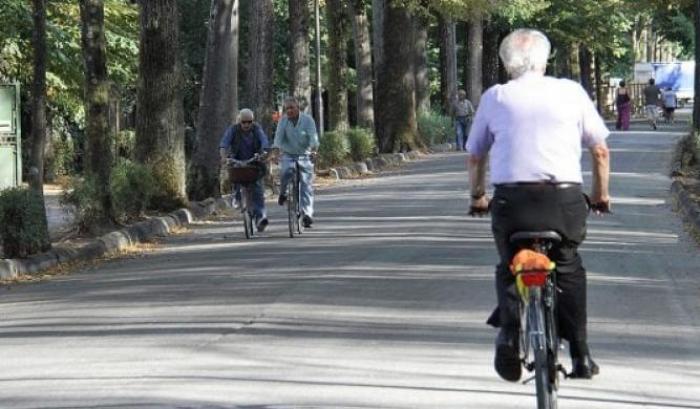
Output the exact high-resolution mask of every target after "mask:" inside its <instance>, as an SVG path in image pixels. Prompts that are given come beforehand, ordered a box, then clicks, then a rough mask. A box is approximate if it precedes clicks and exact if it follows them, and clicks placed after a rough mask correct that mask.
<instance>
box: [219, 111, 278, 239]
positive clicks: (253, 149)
mask: <svg viewBox="0 0 700 409" xmlns="http://www.w3.org/2000/svg"><path fill="white" fill-rule="evenodd" d="M238 120H239V122H238V123H237V124H235V125H231V126H229V127H228V128H227V129H226V131H225V132H224V135H223V136H222V137H221V142H220V143H219V156H220V157H221V163H222V165H226V164H227V162H228V158H229V157H231V158H232V159H236V160H241V161H243V160H248V159H251V158H253V157H254V156H255V155H256V154H257V155H263V154H264V152H265V150H266V149H268V144H269V142H268V139H267V135H266V134H265V131H263V129H262V127H261V126H260V125H258V124H256V123H254V122H253V121H254V120H255V115H254V114H253V111H251V110H250V109H247V108H245V109H241V111H240V113H239V114H238ZM263 175H264V171H262V172H261V177H260V179H258V180H257V181H255V183H253V184H252V185H251V187H252V194H253V195H252V199H253V214H254V217H255V224H256V227H257V229H258V231H260V232H262V231H264V230H265V227H267V224H268V220H267V211H266V209H265V188H264V186H263V179H262V176H263ZM233 195H234V201H238V202H240V200H241V194H240V186H238V185H236V186H235V187H234V192H233ZM234 206H235V204H234Z"/></svg>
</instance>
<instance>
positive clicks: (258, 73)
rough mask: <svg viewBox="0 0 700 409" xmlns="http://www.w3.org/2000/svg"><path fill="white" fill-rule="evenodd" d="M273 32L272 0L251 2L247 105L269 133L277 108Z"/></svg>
mask: <svg viewBox="0 0 700 409" xmlns="http://www.w3.org/2000/svg"><path fill="white" fill-rule="evenodd" d="M274 34H275V10H274V3H273V1H272V0H254V1H252V4H251V5H250V26H249V31H248V41H249V45H248V62H247V64H248V71H247V73H246V98H247V102H248V107H247V108H250V109H252V110H253V111H255V118H256V120H257V121H258V122H260V124H261V125H262V126H263V128H264V129H265V131H266V132H267V133H270V131H271V129H272V112H273V111H274V90H273V79H274V77H273V75H274V68H275V65H274V49H275V44H274Z"/></svg>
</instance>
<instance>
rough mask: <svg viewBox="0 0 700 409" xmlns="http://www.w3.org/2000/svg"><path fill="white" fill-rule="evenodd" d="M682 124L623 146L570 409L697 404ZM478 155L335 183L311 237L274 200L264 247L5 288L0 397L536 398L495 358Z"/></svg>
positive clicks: (698, 291)
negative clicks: (590, 365) (471, 211)
mask: <svg viewBox="0 0 700 409" xmlns="http://www.w3.org/2000/svg"><path fill="white" fill-rule="evenodd" d="M682 135H683V129H682V127H681V126H680V125H679V126H675V127H671V126H664V127H662V128H661V129H660V131H659V132H651V131H650V130H648V128H647V127H645V126H643V124H635V125H634V126H633V129H632V130H631V131H629V132H626V133H615V134H613V136H612V137H611V139H610V145H611V148H612V158H613V166H612V169H613V175H612V194H613V197H614V203H613V206H614V207H613V211H614V214H612V215H608V216H605V217H602V218H601V217H593V216H592V217H591V218H590V219H589V237H588V240H587V241H586V243H585V244H584V246H583V247H582V253H583V257H584V262H585V265H586V266H587V268H588V271H589V275H588V277H589V333H590V344H591V349H592V352H593V353H594V356H595V359H596V360H597V362H598V364H599V365H600V367H601V374H600V375H599V376H597V377H596V378H595V379H594V380H593V381H583V380H576V381H574V380H565V381H563V382H562V385H561V389H560V408H561V409H568V408H572V409H573V408H587V409H588V408H596V409H599V408H610V409H631V408H683V409H685V408H700V342H698V341H699V340H700V281H699V279H700V251H699V249H698V246H697V245H696V244H695V243H694V242H693V241H692V240H691V239H690V238H689V237H688V236H687V235H686V234H685V233H684V231H683V226H682V224H681V222H680V221H679V218H678V216H677V215H676V214H675V213H673V211H672V208H671V204H670V200H669V185H670V182H671V181H670V179H669V178H668V177H667V175H668V164H669V161H670V156H671V152H672V150H673V147H674V145H675V142H676V141H677V140H678V139H679V138H680V137H681V136H682ZM464 160H465V156H464V155H462V154H459V153H448V154H438V155H433V156H430V157H427V158H425V159H422V160H419V161H416V162H412V163H410V164H408V165H406V166H405V167H403V168H402V169H400V170H397V171H394V172H389V173H388V174H386V175H384V176H382V177H379V178H375V179H368V180H361V181H343V182H341V183H340V184H338V185H337V186H334V187H332V188H327V189H323V190H322V191H319V192H318V195H317V209H318V213H317V217H316V224H315V225H314V226H315V227H314V229H312V230H311V231H309V232H307V233H306V234H304V235H303V237H301V238H298V239H289V238H288V237H287V232H286V220H285V219H284V217H285V214H284V213H283V211H282V209H280V208H278V207H277V206H276V204H270V218H271V225H270V226H269V228H268V230H267V231H266V232H265V233H264V234H263V235H261V236H259V237H257V238H255V239H254V240H251V241H246V240H245V239H244V237H243V232H242V226H241V224H240V222H236V223H232V222H228V221H226V220H224V221H218V222H201V223H196V224H194V225H192V226H191V232H190V233H188V234H184V235H178V236H173V237H170V238H168V239H166V240H165V242H164V243H163V245H162V247H161V248H160V249H159V250H158V251H156V252H154V253H151V254H148V255H146V256H144V257H138V258H133V259H122V260H118V261H112V262H108V263H106V264H103V265H101V266H99V267H95V268H91V269H86V270H83V271H79V272H76V273H74V274H71V275H67V276H62V277H58V278H55V279H52V280H50V281H45V282H40V283H33V284H23V285H14V286H11V287H3V288H0V311H1V315H0V367H1V368H2V371H0V408H2V409H16V408H25V409H26V408H53V409H58V408H61V409H63V408H148V409H152V408H210V409H211V408H246V409H282V408H377V409H379V408H382V409H384V408H386V409H399V408H479V409H480V408H497V409H499V408H533V407H535V406H536V405H535V398H534V384H532V383H529V384H526V385H523V384H519V383H516V384H513V383H507V382H504V381H501V380H500V379H499V378H498V376H497V375H496V374H495V372H494V370H493V367H492V359H493V338H494V336H495V330H493V329H491V328H490V327H488V326H486V324H485V320H486V318H487V316H488V314H489V312H490V310H491V308H492V307H493V305H494V303H495V294H494V289H493V278H492V277H493V266H494V264H495V262H496V252H495V248H494V246H493V244H492V241H491V235H490V227H489V219H488V218H481V219H479V218H476V219H474V218H469V217H467V216H466V213H467V207H468V197H469V195H468V191H467V175H466V172H465V170H464ZM586 163H587V162H586ZM586 169H589V168H588V166H587V165H586ZM586 177H587V178H590V172H588V171H587V172H586ZM587 180H588V179H587ZM563 356H564V357H566V356H567V354H566V353H563ZM564 363H565V364H566V365H568V364H569V363H568V360H564Z"/></svg>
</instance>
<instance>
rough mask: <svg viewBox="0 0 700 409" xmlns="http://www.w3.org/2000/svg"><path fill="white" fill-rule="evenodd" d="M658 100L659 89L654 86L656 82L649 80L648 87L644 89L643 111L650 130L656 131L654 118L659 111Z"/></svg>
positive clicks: (659, 98)
mask: <svg viewBox="0 0 700 409" xmlns="http://www.w3.org/2000/svg"><path fill="white" fill-rule="evenodd" d="M660 100H661V89H660V88H659V87H658V86H656V81H655V80H654V79H653V78H651V79H649V85H647V86H646V87H645V88H644V110H645V111H646V115H647V119H648V120H649V125H651V127H652V129H656V117H657V113H658V111H659V101H660Z"/></svg>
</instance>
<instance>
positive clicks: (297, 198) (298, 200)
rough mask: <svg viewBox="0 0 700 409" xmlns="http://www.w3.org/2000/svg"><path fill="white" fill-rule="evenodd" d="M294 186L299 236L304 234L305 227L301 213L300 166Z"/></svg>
mask: <svg viewBox="0 0 700 409" xmlns="http://www.w3.org/2000/svg"><path fill="white" fill-rule="evenodd" d="M294 186H295V188H294V202H295V203H296V229H297V234H302V233H304V225H303V223H302V221H301V220H302V216H303V212H302V211H301V170H300V169H299V165H297V172H296V177H295V178H294Z"/></svg>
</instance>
